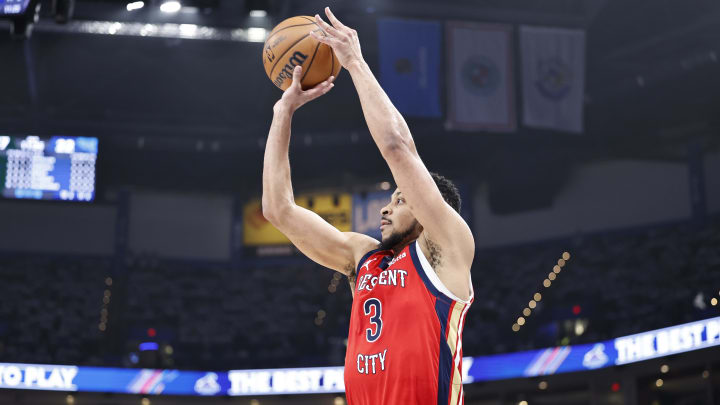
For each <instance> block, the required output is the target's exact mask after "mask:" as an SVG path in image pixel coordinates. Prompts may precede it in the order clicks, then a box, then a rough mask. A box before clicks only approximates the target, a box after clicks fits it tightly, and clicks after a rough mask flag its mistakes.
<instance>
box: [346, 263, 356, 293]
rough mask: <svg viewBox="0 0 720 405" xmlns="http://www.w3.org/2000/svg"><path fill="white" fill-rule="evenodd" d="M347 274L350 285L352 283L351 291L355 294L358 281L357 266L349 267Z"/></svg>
mask: <svg viewBox="0 0 720 405" xmlns="http://www.w3.org/2000/svg"><path fill="white" fill-rule="evenodd" d="M345 269H346V272H345V274H347V278H348V283H350V291H352V292H353V293H354V292H355V280H356V279H357V270H355V266H353V265H351V264H350V265H348V266H347V267H346V268H345Z"/></svg>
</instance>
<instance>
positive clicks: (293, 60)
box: [273, 51, 308, 88]
mask: <svg viewBox="0 0 720 405" xmlns="http://www.w3.org/2000/svg"><path fill="white" fill-rule="evenodd" d="M307 57H308V56H307V55H305V54H304V53H302V52H300V51H296V52H295V53H293V54H292V56H291V57H290V59H289V60H288V63H286V64H285V67H283V69H282V70H281V71H280V73H279V74H278V75H277V77H276V78H275V80H273V83H275V85H276V86H278V87H280V88H282V85H283V82H285V79H291V78H292V72H293V69H294V68H295V66H298V65H302V64H303V62H305V59H307Z"/></svg>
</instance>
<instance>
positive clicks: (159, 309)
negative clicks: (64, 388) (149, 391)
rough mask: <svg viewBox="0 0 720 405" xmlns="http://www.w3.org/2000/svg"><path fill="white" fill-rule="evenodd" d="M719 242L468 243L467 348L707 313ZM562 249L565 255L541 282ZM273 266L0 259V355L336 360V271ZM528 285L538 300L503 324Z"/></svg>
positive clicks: (712, 231) (292, 262) (645, 233)
mask: <svg viewBox="0 0 720 405" xmlns="http://www.w3.org/2000/svg"><path fill="white" fill-rule="evenodd" d="M718 247H720V218H714V219H712V220H709V221H707V222H706V223H704V224H701V225H698V224H694V223H682V224H670V225H662V226H654V227H650V228H645V229H635V230H626V231H622V232H613V233H604V234H598V235H584V236H581V235H578V236H576V237H573V238H570V239H566V240H558V241H549V242H543V243H535V244H528V245H523V246H515V247H506V248H501V249H492V250H481V251H478V252H477V257H476V260H475V263H474V268H473V285H474V290H475V302H474V304H473V306H472V308H471V309H470V311H469V312H468V315H467V321H466V326H465V332H464V344H463V348H464V354H465V355H468V356H475V355H486V354H494V353H503V352H512V351H519V350H527V349H533V348H540V347H547V346H553V345H561V344H579V343H590V342H594V341H598V340H603V339H609V338H613V337H617V336H623V335H628V334H632V333H636V332H642V331H646V330H651V329H656V328H661V327H665V326H670V325H674V324H679V323H683V322H688V321H692V320H697V319H703V318H708V317H712V316H717V315H718V312H719V308H720V307H718V306H712V305H711V304H710V302H711V298H712V297H718V294H719V290H720V249H718ZM564 252H568V253H570V255H571V256H570V259H569V260H568V261H567V263H566V264H565V266H564V267H563V268H562V271H561V272H560V273H559V274H557V278H556V279H555V280H554V281H552V285H551V286H550V287H544V286H543V280H544V279H545V278H547V277H548V275H549V273H550V272H552V271H553V266H554V265H555V264H557V260H558V259H559V258H560V257H561V256H562V254H563V253H564ZM273 260H274V261H275V263H274V264H267V265H262V266H261V265H257V266H254V267H253V268H247V267H246V266H244V265H241V266H240V268H239V269H234V268H233V267H232V266H231V265H230V264H211V263H210V264H209V263H193V262H177V261H170V260H163V259H158V258H155V257H151V256H139V257H133V258H129V259H123V260H122V263H121V264H118V263H116V262H114V260H113V259H112V258H87V257H38V256H36V255H26V254H23V255H5V256H4V257H3V260H2V261H1V265H0V275H1V276H2V282H1V283H0V297H2V299H1V300H2V305H0V362H27V363H59V364H75V365H105V366H124V367H168V368H181V369H208V370H212V369H218V370H221V369H239V368H272V367H300V366H323V365H341V364H343V361H344V355H345V344H346V337H347V329H348V324H349V313H350V307H351V305H352V297H351V294H350V289H349V286H348V284H347V280H346V278H345V277H344V276H343V277H341V276H340V275H339V274H336V273H334V272H333V271H330V270H328V269H325V268H322V267H319V266H317V265H314V264H312V263H310V262H309V261H306V260H297V259H287V260H284V259H280V260H278V259H273ZM285 261H286V262H287V263H284V262H285ZM111 276H112V277H111ZM108 291H110V292H111V293H108ZM537 292H539V293H541V294H542V299H541V300H540V301H539V302H538V304H537V307H536V308H534V309H532V313H531V315H530V316H525V318H526V322H525V324H524V325H523V326H522V327H521V328H520V330H519V331H517V332H515V331H513V330H512V329H511V326H512V325H513V323H515V322H517V319H518V317H519V316H523V314H522V312H523V309H524V308H525V307H527V306H528V304H529V301H530V300H532V299H533V296H534V294H535V293H537ZM103 309H106V310H107V312H106V313H105V315H103ZM103 323H104V324H105V326H104V327H102V328H101V327H99V325H100V324H103ZM578 323H580V324H582V326H581V327H578V326H577V325H578ZM151 329H152V333H150V330H151ZM578 332H579V333H578ZM151 335H152V336H151ZM148 341H149V342H157V343H159V346H158V349H157V352H155V351H153V352H151V353H148V352H140V351H139V349H138V347H139V344H140V343H142V342H148Z"/></svg>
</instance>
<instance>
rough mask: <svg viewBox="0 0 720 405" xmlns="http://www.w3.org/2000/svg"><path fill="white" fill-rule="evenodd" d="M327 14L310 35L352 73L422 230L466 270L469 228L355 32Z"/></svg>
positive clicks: (470, 256)
mask: <svg viewBox="0 0 720 405" xmlns="http://www.w3.org/2000/svg"><path fill="white" fill-rule="evenodd" d="M325 13H326V15H327V17H328V19H329V20H330V22H331V23H332V25H330V24H327V23H326V22H324V21H323V20H322V19H321V18H320V16H318V15H316V16H315V20H316V22H317V23H318V24H319V25H320V26H321V27H322V28H323V30H324V31H325V34H326V35H324V36H322V35H318V34H316V33H313V34H312V35H313V37H314V38H316V39H317V40H319V41H321V42H323V43H326V44H328V45H330V46H332V48H333V50H334V51H335V55H336V56H337V58H338V60H339V61H340V63H342V65H343V67H344V68H345V69H347V71H348V72H349V73H350V75H351V77H352V80H353V83H354V84H355V87H356V89H357V93H358V95H359V97H360V103H361V105H362V109H363V114H364V115H365V120H366V122H367V124H368V127H369V129H370V134H371V135H372V137H373V139H374V140H375V143H376V144H377V146H378V148H379V149H380V152H381V153H382V155H383V157H384V158H385V161H386V162H387V163H388V166H390V170H391V171H392V174H393V177H394V179H395V181H396V182H397V185H398V188H399V189H400V190H401V191H402V194H403V196H404V199H405V200H406V201H407V204H409V206H410V209H411V211H412V213H413V215H414V216H415V218H416V219H417V220H418V222H419V223H420V224H421V225H422V226H423V228H424V230H425V232H426V235H429V236H430V237H431V238H432V241H433V242H434V243H435V244H438V245H440V246H443V247H447V249H448V250H452V251H453V252H459V253H458V254H457V255H456V256H462V257H455V259H456V260H453V261H454V263H457V264H460V266H457V267H458V268H464V271H467V270H469V268H470V264H471V263H472V259H473V254H474V251H475V243H474V240H473V237H472V233H471V232H470V228H469V227H468V226H467V224H466V223H465V221H464V220H463V219H462V217H461V216H460V215H459V214H458V213H457V212H456V211H455V210H453V209H452V208H451V207H450V206H449V205H448V204H446V203H445V200H444V199H443V197H442V195H441V193H440V191H439V190H438V188H437V186H436V185H435V182H434V181H433V179H432V177H431V175H430V173H429V172H428V170H427V168H426V167H425V165H424V164H423V162H422V160H421V159H420V156H419V155H418V153H417V149H416V148H415V142H414V141H413V138H412V135H411V134H410V130H409V128H408V126H407V123H406V122H405V119H403V117H402V115H401V114H400V112H399V111H398V110H397V109H396V108H395V106H394V105H393V104H392V102H391V101H390V98H389V97H388V96H387V94H385V91H384V90H383V89H382V87H380V84H379V83H378V81H377V79H376V78H375V76H374V75H373V74H372V71H371V70H370V68H369V67H368V65H367V64H366V63H365V61H364V59H363V57H362V52H361V49H360V41H359V40H358V35H357V32H356V31H355V30H354V29H352V28H349V27H346V26H345V25H343V24H342V23H341V22H340V21H339V20H338V19H337V18H336V17H335V16H334V15H333V14H332V12H331V11H330V9H329V8H326V9H325ZM465 265H466V266H465Z"/></svg>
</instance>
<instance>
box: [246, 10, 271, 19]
mask: <svg viewBox="0 0 720 405" xmlns="http://www.w3.org/2000/svg"><path fill="white" fill-rule="evenodd" d="M250 17H253V18H265V17H267V11H265V10H250Z"/></svg>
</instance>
